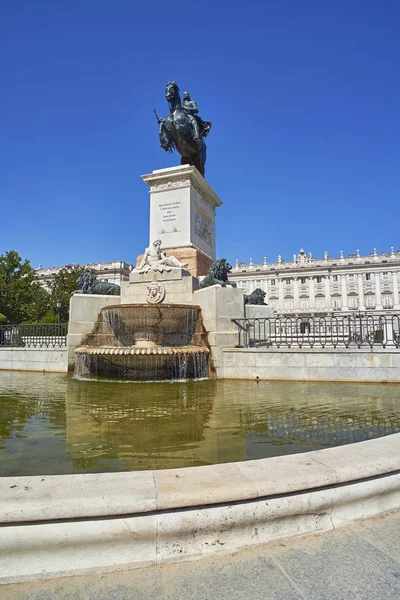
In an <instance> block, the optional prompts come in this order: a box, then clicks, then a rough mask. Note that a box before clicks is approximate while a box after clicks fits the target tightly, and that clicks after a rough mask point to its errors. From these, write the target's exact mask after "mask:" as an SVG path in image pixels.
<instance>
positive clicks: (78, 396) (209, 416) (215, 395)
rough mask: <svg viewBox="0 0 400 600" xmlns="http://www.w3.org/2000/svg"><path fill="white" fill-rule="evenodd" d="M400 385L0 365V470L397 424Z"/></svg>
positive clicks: (212, 450) (202, 451)
mask: <svg viewBox="0 0 400 600" xmlns="http://www.w3.org/2000/svg"><path fill="white" fill-rule="evenodd" d="M399 409H400V387H399V386H396V385H375V384H374V385H372V384H360V385H356V384H345V383H343V384H341V383H335V384H327V383H298V382H277V381H273V382H260V383H259V384H256V383H255V382H254V381H196V382H193V381H188V382H179V383H160V384H158V383H126V382H125V383H118V382H97V381H79V380H76V379H73V378H72V377H71V376H68V375H56V374H38V373H16V372H14V373H10V372H4V371H3V372H1V373H0V475H28V474H31V475H39V474H40V475H42V474H43V475H44V474H55V473H84V472H100V471H124V470H138V469H163V468H164V469H165V468H170V467H183V466H193V465H200V464H213V463H218V462H229V461H238V460H246V459H252V458H262V457H268V456H276V455H280V454H288V453H293V452H304V451H308V450H313V449H317V448H324V447H328V446H335V445H340V444H347V443H352V442H357V441H362V440H366V439H369V438H373V437H378V436H382V435H387V434H390V433H395V432H398V431H400V414H399Z"/></svg>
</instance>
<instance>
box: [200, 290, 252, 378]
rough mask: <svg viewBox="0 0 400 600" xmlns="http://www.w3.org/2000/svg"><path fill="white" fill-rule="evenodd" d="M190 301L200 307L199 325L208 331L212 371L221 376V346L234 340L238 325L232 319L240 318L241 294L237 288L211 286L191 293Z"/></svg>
mask: <svg viewBox="0 0 400 600" xmlns="http://www.w3.org/2000/svg"><path fill="white" fill-rule="evenodd" d="M193 302H194V304H196V305H198V306H200V308H201V316H202V319H203V325H204V328H205V329H206V331H207V333H208V344H209V346H210V350H211V356H212V360H213V366H214V371H215V373H218V375H219V376H220V377H223V350H222V349H223V347H233V346H235V345H236V344H237V343H238V327H237V325H236V324H235V323H233V321H232V319H242V318H243V312H244V294H243V290H241V289H240V288H234V287H231V286H226V287H221V286H220V285H218V284H216V285H212V286H210V287H206V288H203V289H200V290H198V291H197V292H195V294H194V295H193Z"/></svg>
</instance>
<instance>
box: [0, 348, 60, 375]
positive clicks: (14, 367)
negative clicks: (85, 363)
mask: <svg viewBox="0 0 400 600" xmlns="http://www.w3.org/2000/svg"><path fill="white" fill-rule="evenodd" d="M67 370H68V363H67V348H66V347H64V348H9V347H8V348H7V347H4V348H0V371H49V372H52V373H66V372H67Z"/></svg>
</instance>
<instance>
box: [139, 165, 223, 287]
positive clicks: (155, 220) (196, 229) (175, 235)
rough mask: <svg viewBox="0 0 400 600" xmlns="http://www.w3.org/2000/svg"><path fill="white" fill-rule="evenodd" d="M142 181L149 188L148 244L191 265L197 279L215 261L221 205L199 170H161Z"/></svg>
mask: <svg viewBox="0 0 400 600" xmlns="http://www.w3.org/2000/svg"><path fill="white" fill-rule="evenodd" d="M142 179H143V180H144V181H145V182H146V183H148V185H149V186H150V239H149V245H150V244H152V243H153V242H154V241H155V240H157V239H160V240H161V247H162V250H163V251H164V252H165V253H166V254H167V256H168V255H169V254H173V255H174V256H176V258H178V259H179V260H181V261H182V262H185V263H188V270H189V271H190V272H191V274H192V275H193V276H194V277H198V276H200V275H207V273H208V270H209V268H210V265H211V263H212V262H213V261H214V260H215V209H216V207H217V206H221V204H222V202H221V200H220V199H219V198H218V196H217V195H216V194H215V192H214V191H213V190H212V188H211V187H210V186H209V185H208V183H207V182H206V180H205V179H204V177H203V176H202V175H200V173H199V172H198V170H197V169H196V167H192V166H191V165H182V166H179V167H172V168H169V169H159V170H157V171H153V172H152V173H151V174H149V175H143V176H142Z"/></svg>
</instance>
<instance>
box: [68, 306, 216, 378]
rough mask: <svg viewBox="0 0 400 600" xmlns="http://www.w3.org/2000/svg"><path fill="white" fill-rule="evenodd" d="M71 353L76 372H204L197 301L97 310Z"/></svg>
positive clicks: (123, 374)
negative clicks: (90, 326) (93, 321)
mask: <svg viewBox="0 0 400 600" xmlns="http://www.w3.org/2000/svg"><path fill="white" fill-rule="evenodd" d="M75 355H76V365H75V372H76V373H77V374H78V375H87V374H92V375H95V376H103V377H107V378H117V379H125V380H138V381H143V380H147V381H149V380H152V381H159V380H171V379H172V380H173V379H198V378H204V377H207V365H208V355H209V348H208V346H207V334H206V332H205V330H204V328H203V324H202V320H201V314H200V307H199V306H193V305H184V304H158V305H149V304H123V305H113V306H107V307H105V308H103V309H102V310H101V311H100V314H99V317H98V320H97V323H96V325H95V327H94V329H93V331H92V332H91V333H90V334H88V335H87V336H86V338H85V339H84V341H83V344H82V345H81V346H79V347H78V348H76V350H75Z"/></svg>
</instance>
